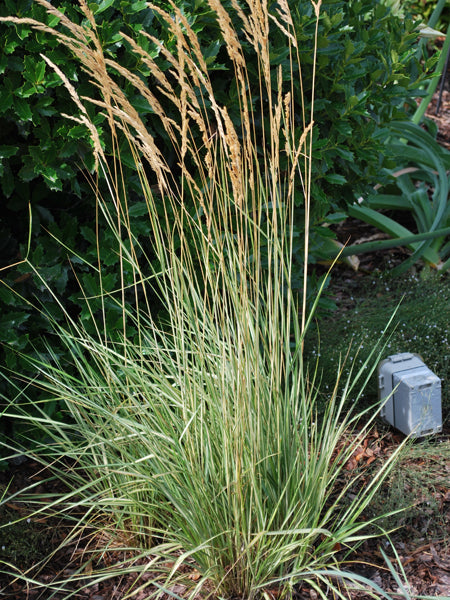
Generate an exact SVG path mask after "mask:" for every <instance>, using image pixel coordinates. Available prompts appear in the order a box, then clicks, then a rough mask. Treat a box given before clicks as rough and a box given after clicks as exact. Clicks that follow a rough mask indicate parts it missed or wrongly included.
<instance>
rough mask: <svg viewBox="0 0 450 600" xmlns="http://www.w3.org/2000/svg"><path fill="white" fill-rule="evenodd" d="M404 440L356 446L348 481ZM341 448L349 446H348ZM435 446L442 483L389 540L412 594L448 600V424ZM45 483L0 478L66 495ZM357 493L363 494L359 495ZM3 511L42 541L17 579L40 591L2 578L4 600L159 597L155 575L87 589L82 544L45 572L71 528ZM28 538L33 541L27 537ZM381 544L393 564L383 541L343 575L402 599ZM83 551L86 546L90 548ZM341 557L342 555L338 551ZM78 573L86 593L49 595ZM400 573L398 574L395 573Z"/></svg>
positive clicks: (191, 575)
mask: <svg viewBox="0 0 450 600" xmlns="http://www.w3.org/2000/svg"><path fill="white" fill-rule="evenodd" d="M355 435H357V434H355ZM402 438H403V436H402V434H400V433H397V432H394V431H392V430H389V429H385V430H384V431H380V433H378V431H377V430H376V429H375V431H372V432H371V433H370V434H369V435H368V436H366V437H361V439H360V440H359V446H358V447H357V449H356V451H355V453H354V454H353V456H352V457H351V458H350V460H349V461H348V463H347V464H346V465H345V469H344V474H345V473H347V474H348V475H350V476H353V475H354V474H355V469H358V470H359V471H358V473H361V479H360V482H359V485H367V484H368V483H369V481H370V476H371V475H370V465H371V464H372V463H374V464H375V465H377V464H380V462H379V461H382V460H384V459H385V458H386V457H387V456H388V455H389V454H390V453H391V452H392V451H393V450H394V449H395V448H396V447H397V445H398V444H399V443H401V441H402ZM342 443H345V440H343V441H342ZM433 443H434V447H435V448H436V452H435V454H434V456H433V460H434V461H435V463H436V465H437V467H436V466H435V468H438V469H439V472H440V474H441V477H440V478H439V482H440V483H439V484H436V483H435V484H434V485H433V487H432V488H430V490H427V489H425V490H423V497H422V498H417V506H416V507H415V510H414V512H413V514H412V515H410V517H409V518H408V519H407V520H405V521H404V522H403V521H402V518H401V517H399V520H398V525H401V526H402V527H401V529H399V530H398V531H397V532H395V533H393V534H392V535H391V539H392V541H393V543H394V547H395V549H396V551H397V553H398V557H399V559H400V561H401V565H402V568H403V570H404V574H405V575H406V578H407V581H408V583H409V586H410V592H411V594H416V595H426V596H431V597H435V596H441V597H442V596H444V597H450V465H448V464H445V463H443V461H442V460H440V458H439V445H440V444H448V443H450V426H449V424H447V425H445V426H444V431H443V432H442V434H440V435H439V436H438V437H437V438H435V439H434V441H433ZM419 454H420V453H419ZM422 464H424V459H423V458H422V457H420V458H416V459H412V460H411V461H410V462H409V463H408V465H407V467H408V468H410V469H420V468H421V467H422ZM48 475H49V474H48V473H46V472H45V471H42V468H41V466H40V465H39V464H38V463H37V462H34V461H31V460H28V461H26V462H24V463H23V464H21V465H18V466H15V467H11V469H10V470H9V471H3V472H0V486H1V485H2V484H3V486H4V485H9V492H10V493H12V492H15V491H19V490H21V489H24V488H25V487H27V486H29V485H30V484H32V483H36V482H37V483H38V484H39V485H38V486H37V487H36V492H38V493H40V494H42V493H45V494H48V496H49V499H50V498H51V496H52V494H55V493H61V492H63V491H64V487H63V485H62V484H61V483H60V482H58V481H57V480H53V481H50V482H45V478H46V477H48ZM344 477H345V475H344ZM353 491H354V492H355V493H358V490H353ZM385 491H386V494H387V493H388V489H387V488H386V490H385ZM405 492H406V490H405ZM430 500H432V501H433V505H434V508H433V510H431V509H430V507H429V505H430V502H429V501H430ZM6 506H7V508H8V509H9V511H10V514H11V516H10V517H9V518H11V519H14V517H15V516H16V515H17V516H25V517H26V516H27V514H30V516H31V518H30V519H29V520H28V521H29V522H28V523H27V526H28V528H29V531H30V532H32V534H33V536H34V538H33V539H35V533H36V531H37V532H38V534H39V535H40V536H41V537H42V548H41V551H42V555H41V556H40V557H39V558H35V559H34V561H31V562H30V561H29V559H26V558H24V557H22V558H19V559H18V561H17V564H16V565H15V566H16V567H17V569H18V571H20V570H22V571H23V572H26V573H27V575H28V577H30V578H32V579H34V581H35V582H36V583H35V584H24V583H23V581H21V580H20V578H18V577H13V576H12V575H6V574H4V573H3V574H2V573H0V598H5V600H49V599H50V598H54V599H55V600H65V599H66V598H68V596H69V594H70V590H71V591H72V592H73V593H74V595H73V596H71V597H73V598H74V599H76V600H121V599H122V598H124V597H125V596H126V594H127V592H129V591H130V590H131V589H133V590H136V588H138V587H139V586H140V585H142V584H143V583H146V582H147V583H149V586H148V587H147V588H146V589H145V590H142V591H138V592H137V593H136V595H135V596H133V598H135V599H136V600H149V599H150V598H154V597H155V595H156V596H157V595H158V591H159V589H158V588H157V587H155V586H154V585H153V580H155V581H156V579H157V577H156V574H155V573H152V571H151V570H149V571H148V572H146V573H144V574H141V575H138V574H127V575H122V576H120V577H113V578H111V579H108V580H106V581H103V582H99V583H89V574H90V571H89V569H90V568H91V567H90V566H89V565H88V566H87V567H86V566H83V565H84V563H83V549H84V548H83V543H84V542H83V538H80V540H79V541H78V542H72V543H71V544H70V545H69V546H68V547H65V548H62V549H60V550H58V551H57V552H56V553H55V554H54V556H53V557H52V559H51V560H50V561H48V562H45V563H43V564H41V565H39V564H37V563H38V561H39V560H40V559H41V557H44V556H46V555H47V554H48V553H49V552H50V551H51V550H52V549H53V550H56V548H58V546H59V544H61V542H62V540H63V538H64V535H65V533H66V532H67V531H68V527H67V524H66V523H65V522H64V521H61V520H60V519H58V518H56V517H46V516H41V517H40V516H32V515H31V508H30V506H29V505H28V504H27V502H26V501H25V502H24V501H21V499H20V498H17V499H14V500H12V501H11V502H8V503H7V504H6ZM436 507H438V510H439V514H440V522H441V527H440V528H436V527H434V526H433V524H432V523H431V524H430V521H432V520H433V519H435V518H436V512H435V511H436ZM0 508H1V506H0ZM442 523H443V524H444V526H442ZM0 531H1V530H0ZM24 535H29V534H28V533H27V532H26V531H25V532H24ZM0 539H1V538H0ZM87 539H89V540H91V541H92V539H91V537H90V536H86V537H85V538H84V540H87ZM380 544H381V547H382V548H383V550H384V551H385V553H386V555H387V556H388V557H389V558H390V560H392V562H393V563H394V564H395V555H394V552H393V550H392V547H391V546H390V545H389V544H388V543H387V542H386V541H383V539H380V538H374V539H369V540H367V541H366V542H364V543H363V544H362V546H360V547H359V548H358V550H357V552H356V553H355V554H354V555H352V556H351V557H350V558H347V562H346V563H344V568H345V569H346V570H348V571H350V572H352V573H356V574H358V575H361V576H364V577H366V578H369V579H370V580H372V581H374V582H375V583H376V584H377V585H379V587H380V588H381V589H382V590H384V591H385V592H387V593H389V594H391V595H392V597H394V598H397V597H398V598H403V597H404V596H402V594H401V592H402V589H401V584H399V583H398V582H397V581H396V580H395V579H394V577H393V576H392V574H391V573H390V572H389V569H388V568H387V567H386V563H385V561H384V559H383V556H382V554H381V550H380ZM85 545H86V546H88V542H87V541H86V542H85ZM0 546H1V542H0ZM0 549H1V548H0ZM338 550H340V549H339V548H338ZM342 552H343V549H342ZM0 556H1V554H0ZM125 559H129V560H130V561H132V560H133V557H132V556H131V555H128V556H126V555H125V553H123V552H115V551H114V550H113V551H110V552H109V553H107V554H105V556H103V558H102V559H101V560H100V561H99V564H98V566H99V567H103V568H105V567H108V566H109V567H111V566H112V565H114V564H117V563H119V562H120V561H124V560H125ZM27 561H28V562H27ZM135 564H136V566H137V567H138V568H139V567H141V569H142V567H143V566H145V561H144V560H143V559H140V560H136V561H135ZM80 568H83V569H84V571H83V573H85V574H86V579H85V583H84V584H83V585H82V583H78V589H77V588H76V587H75V589H74V588H70V587H69V589H65V590H64V591H61V592H54V591H52V588H53V585H54V583H55V582H57V581H61V580H62V581H64V580H66V581H67V580H68V578H69V577H70V575H71V574H74V573H75V572H76V571H77V570H78V569H80ZM2 570H3V569H2V568H1V567H0V571H2ZM396 570H397V572H398V571H399V569H398V566H397V568H396ZM185 576H186V577H187V581H186V583H189V580H190V581H196V579H197V578H198V577H199V574H198V572H197V571H196V570H195V568H194V566H193V565H192V566H187V567H185ZM400 580H401V581H402V582H404V578H403V576H402V574H400ZM336 585H338V586H339V585H340V583H339V581H337V582H336ZM81 588H82V589H81ZM266 591H267V597H268V598H273V599H274V600H276V598H277V597H278V595H279V590H277V589H270V590H266ZM171 592H173V594H176V596H178V597H179V598H183V597H186V596H187V593H188V586H187V585H185V584H184V583H183V582H182V581H181V582H180V581H178V582H175V583H174V584H173V586H172V588H171ZM52 594H53V595H52ZM171 597H173V596H171V595H170V594H167V593H162V592H160V593H159V599H160V600H169V599H170V598H171ZM327 597H329V598H333V593H332V591H331V590H330V592H329V594H327ZM347 597H348V598H349V600H368V598H369V596H368V595H367V594H366V593H364V592H354V591H353V592H351V591H349V592H348V593H347ZM317 598H318V596H317V592H315V591H314V590H313V589H311V588H310V587H309V586H301V585H299V586H297V588H296V589H295V590H294V595H293V599H294V600H316V599H317ZM199 600H200V597H199ZM236 600H237V599H236Z"/></svg>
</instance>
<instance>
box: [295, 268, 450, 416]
mask: <svg viewBox="0 0 450 600" xmlns="http://www.w3.org/2000/svg"><path fill="white" fill-rule="evenodd" d="M332 285H333V284H332ZM334 286H335V287H334V292H336V291H337V290H338V291H339V297H340V302H339V301H338V309H337V310H336V311H335V312H334V313H333V314H332V315H331V316H329V317H327V318H326V319H323V320H320V321H319V323H318V324H317V326H316V327H315V328H314V327H312V328H311V329H310V331H309V333H308V335H307V339H306V342H305V349H306V356H307V359H308V362H309V364H310V366H311V368H312V365H315V363H316V360H317V359H318V358H319V362H318V365H319V374H320V376H321V384H320V388H321V393H322V395H323V400H324V402H326V400H327V396H329V394H330V392H331V390H332V389H333V387H334V385H335V382H336V375H337V372H338V370H339V368H340V366H342V363H344V366H343V378H342V381H343V382H345V380H346V376H347V375H348V373H349V372H350V369H353V373H356V372H357V371H358V370H359V369H360V368H361V366H362V365H363V364H364V362H365V360H366V359H367V358H368V356H369V354H370V352H371V351H372V350H373V348H374V347H375V346H376V345H377V344H379V350H377V353H376V354H375V356H374V357H373V360H372V363H371V365H373V364H374V361H375V362H377V361H378V360H379V359H383V358H386V357H387V356H389V355H391V354H396V353H399V352H414V353H417V354H419V355H420V356H421V357H422V359H423V360H424V362H425V364H426V365H427V366H428V367H429V368H430V369H431V370H432V371H433V372H434V373H436V375H438V376H439V377H440V378H441V380H442V408H443V420H444V421H445V420H448V417H449V415H448V413H449V408H450V390H449V382H450V276H448V275H441V276H440V275H437V274H436V273H433V272H431V271H428V270H422V271H421V273H420V274H413V275H411V274H408V275H405V276H403V277H399V278H396V279H393V278H390V277H389V276H388V275H386V274H383V275H380V276H379V277H373V276H370V277H369V276H367V277H362V278H361V281H360V282H359V283H358V285H357V286H353V287H350V288H347V289H348V290H350V291H346V288H345V286H344V285H341V284H339V282H336V283H335V284H334ZM332 292H333V288H332ZM394 313H395V315H394ZM392 315H394V318H393V321H392V324H391V325H390V327H389V328H388V329H387V330H386V326H387V324H388V322H389V319H390V318H391V316H392ZM371 365H369V367H370V366H371ZM377 396H378V388H377V381H376V373H375V374H374V375H373V376H372V378H371V379H370V381H369V384H368V385H367V387H366V389H365V391H364V394H363V398H362V400H361V401H362V402H367V403H372V402H375V401H376V399H377Z"/></svg>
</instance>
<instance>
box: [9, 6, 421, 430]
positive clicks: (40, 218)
mask: <svg viewBox="0 0 450 600" xmlns="http://www.w3.org/2000/svg"><path fill="white" fill-rule="evenodd" d="M160 1H161V0H158V1H157V4H158V2H160ZM222 3H223V4H224V6H225V7H226V8H227V9H229V10H230V14H232V15H233V19H234V21H235V25H236V28H237V31H238V32H239V30H240V27H239V18H238V17H237V16H236V15H235V14H234V13H233V11H232V10H231V6H232V3H231V0H224V1H223V2H222ZM289 3H290V4H291V7H292V11H293V14H294V15H295V19H296V27H297V30H298V33H299V37H300V39H301V40H302V42H303V44H302V47H301V48H300V54H301V60H302V64H303V73H302V77H303V83H304V94H305V97H306V98H307V97H309V94H310V92H311V87H312V79H313V43H314V28H315V19H314V15H313V9H312V6H311V3H310V2H297V1H295V2H294V0H289ZM60 4H61V6H62V7H63V11H64V12H66V14H68V15H69V16H70V17H71V18H72V19H74V20H75V21H76V22H78V23H82V17H81V14H80V12H79V10H78V9H77V7H76V6H74V5H73V3H72V2H70V1H68V0H66V1H64V2H61V3H60ZM162 4H164V5H167V2H162ZM177 4H178V5H179V6H181V8H182V9H183V11H184V14H185V15H186V17H187V18H188V19H189V21H190V23H192V24H193V26H194V29H195V30H196V32H197V33H198V36H199V38H200V40H201V42H202V51H203V53H204V56H205V59H206V61H207V63H208V64H209V66H210V69H211V73H212V76H211V77H212V81H213V84H214V86H215V90H216V95H217V97H218V99H220V101H221V102H223V103H224V104H226V105H227V106H228V108H229V113H230V116H231V118H234V119H237V118H238V117H237V114H238V111H233V106H236V105H237V103H238V102H239V98H238V92H237V87H236V85H235V81H234V73H233V71H232V70H230V68H229V64H228V57H227V54H226V51H225V47H224V44H223V42H222V40H221V32H220V30H219V28H218V26H217V24H216V23H215V22H214V20H213V18H212V12H211V10H210V9H209V6H208V4H207V3H205V2H200V1H199V2H194V3H193V2H192V1H190V0H189V1H188V0H186V1H185V0H177ZM242 4H243V2H242ZM90 6H91V8H92V10H93V11H94V13H95V14H96V18H97V26H98V30H99V32H100V35H101V39H102V42H103V48H104V50H105V53H106V54H107V55H108V54H110V55H112V56H115V57H120V62H121V64H122V65H124V66H125V67H127V68H128V69H129V70H130V71H131V72H133V73H135V74H137V75H138V76H139V77H141V78H143V79H144V80H145V81H147V82H148V85H149V86H150V87H151V88H152V89H154V90H155V93H158V90H157V85H156V83H157V82H155V81H154V80H152V77H151V75H150V73H149V72H148V70H147V67H146V66H145V64H144V63H143V62H142V61H141V59H140V58H139V57H138V56H136V55H135V54H133V52H132V51H131V49H130V47H129V46H128V44H127V43H125V42H124V41H123V40H122V38H121V36H120V31H125V32H126V33H128V34H129V35H131V36H132V37H134V38H135V39H137V40H138V41H139V42H140V43H141V44H143V45H144V46H145V47H147V48H149V49H151V50H153V52H154V55H155V56H157V55H158V49H157V48H156V47H155V48H154V49H152V48H150V44H151V42H150V41H149V39H148V38H146V37H144V36H143V35H142V33H141V32H142V29H145V31H147V32H149V33H152V34H153V35H155V36H156V37H158V38H160V39H162V40H163V41H164V44H165V46H166V47H167V48H168V49H170V48H171V47H173V45H174V44H176V40H175V39H174V38H173V36H172V34H171V32H170V31H168V30H167V28H166V26H165V25H164V24H163V23H162V22H161V21H160V20H159V18H158V15H157V13H156V12H155V11H153V10H152V9H151V8H149V7H148V6H147V3H146V2H141V1H134V2H133V1H131V0H124V1H122V2H120V3H118V2H114V1H113V0H102V1H101V2H97V3H94V2H93V3H90ZM271 9H272V12H273V13H274V14H276V9H277V6H276V3H275V2H272V3H271ZM7 15H18V16H27V17H32V18H35V19H38V20H40V21H44V22H46V23H47V24H49V25H51V26H56V25H57V22H58V19H57V18H56V17H54V16H49V15H47V13H46V11H45V9H44V8H43V7H42V6H40V5H39V4H37V3H36V2H32V1H31V0H6V1H5V2H3V3H2V5H1V6H0V16H7ZM278 41H279V40H278V39H277V35H276V33H275V29H274V35H273V38H272V48H271V60H272V73H273V77H277V74H278V69H280V68H281V70H282V74H283V77H284V78H285V79H287V80H291V78H293V80H294V86H295V91H296V94H297V97H298V117H299V119H298V126H299V130H301V129H302V126H303V125H302V121H301V114H302V111H303V110H306V111H309V110H310V106H305V107H303V106H302V104H301V97H302V94H301V89H300V83H299V82H300V77H299V74H298V73H293V74H292V73H291V72H290V70H289V61H288V59H287V49H286V48H285V47H282V46H280V45H279V44H278ZM416 42H417V33H416V31H415V29H414V23H413V22H412V21H411V20H409V19H398V18H396V17H394V16H393V15H392V14H391V13H390V12H389V9H388V8H387V7H386V6H383V5H381V4H378V3H374V2H373V0H351V1H349V0H346V1H344V2H341V1H337V0H328V1H324V2H323V3H322V9H321V18H320V23H319V30H318V55H317V73H316V89H315V96H316V101H315V125H316V129H315V140H314V161H313V169H314V171H313V192H312V197H313V202H314V206H313V210H314V223H313V239H312V261H314V260H316V259H317V258H320V256H321V248H322V246H323V245H324V244H326V243H327V236H328V235H329V234H328V230H327V229H325V228H323V227H321V224H322V222H323V220H324V219H325V218H326V219H328V220H331V219H333V216H330V215H333V214H335V213H338V217H335V218H340V216H341V215H342V211H344V212H345V208H346V204H347V202H349V201H353V199H354V198H355V196H358V195H360V194H362V193H364V191H365V190H367V189H369V188H371V187H372V186H373V185H374V184H375V183H378V182H380V181H381V180H382V178H383V168H384V167H385V166H388V165H389V157H387V156H385V148H384V146H383V144H382V142H381V141H380V133H381V132H382V130H383V127H384V126H385V125H386V123H388V122H389V121H391V120H393V119H395V120H399V119H402V118H407V113H408V106H410V105H413V99H414V97H415V96H417V95H418V94H419V93H420V92H419V86H420V84H421V82H422V81H423V79H424V73H425V72H426V70H427V65H423V64H421V63H420V62H419V60H418V59H417V57H416V53H415V47H416ZM241 43H242V46H243V48H244V51H245V53H246V55H247V60H248V61H249V62H251V60H252V59H251V56H252V49H251V48H250V47H249V46H248V42H247V41H246V40H245V39H244V37H243V36H242V39H241ZM42 52H44V53H45V55H46V56H47V57H48V58H49V59H50V60H51V61H52V62H53V63H54V64H56V65H58V66H59V67H60V68H61V69H62V71H63V72H64V74H65V76H66V77H67V78H68V79H69V80H70V81H71V82H72V83H73V85H75V86H76V88H77V91H78V93H79V95H80V96H83V95H86V96H91V97H92V96H95V95H96V94H97V93H98V91H97V90H95V88H93V86H92V84H91V83H90V82H89V81H87V80H86V76H85V74H84V73H83V72H82V71H80V70H79V69H78V67H77V65H76V64H75V63H74V61H73V60H72V58H71V56H70V55H69V53H68V51H67V50H66V49H65V48H64V47H63V46H62V45H60V44H58V43H57V42H56V40H55V39H54V38H53V37H52V36H51V35H50V34H48V33H46V32H43V31H36V30H33V29H32V27H31V26H27V25H17V24H5V23H2V24H0V75H1V77H0V190H1V191H0V267H6V266H7V265H10V264H12V263H15V262H19V261H20V259H21V258H23V257H24V256H25V254H26V251H27V240H28V229H29V228H28V224H29V223H28V205H29V204H30V206H31V213H32V229H31V259H32V262H33V264H34V265H35V266H36V268H37V269H38V272H39V274H40V276H41V277H42V278H43V279H44V280H45V281H47V282H48V283H50V284H51V286H52V287H53V288H54V289H55V290H56V292H57V293H58V295H59V296H60V297H61V298H62V301H63V302H64V303H65V305H66V306H69V307H70V310H71V312H72V313H73V314H75V315H79V316H80V317H81V318H82V319H83V316H84V313H83V311H85V310H86V307H85V304H84V301H83V298H82V297H81V294H80V292H79V285H78V282H77V277H78V278H79V279H80V280H81V282H82V286H83V288H84V289H88V290H91V292H92V296H95V295H96V294H97V293H98V291H97V280H96V275H95V265H96V264H97V257H96V252H97V249H96V244H95V234H96V229H95V227H96V226H95V218H96V216H95V205H94V204H95V203H94V200H93V194H92V192H91V187H90V186H91V184H90V182H89V174H90V173H91V172H92V166H93V165H92V157H91V148H90V142H89V138H88V135H87V132H86V131H85V129H84V126H83V125H80V124H79V123H76V122H74V121H73V120H70V119H67V118H66V117H65V116H64V113H66V112H67V113H69V114H70V113H74V111H75V106H74V105H73V103H72V100H71V99H70V97H69V94H68V92H67V90H66V88H65V87H64V86H63V85H62V82H61V80H60V78H59V77H58V76H57V74H56V73H55V72H54V71H53V70H52V69H51V68H50V67H49V66H48V64H46V62H45V61H44V59H43V58H42V56H41V53H42ZM160 58H161V69H163V70H165V71H168V70H169V66H170V65H169V64H168V63H167V61H165V60H163V58H162V57H160ZM252 75H253V80H252V81H250V82H249V84H250V86H251V87H252V90H253V91H254V109H255V111H258V110H259V109H258V107H259V106H264V102H265V101H267V99H265V98H260V97H259V92H258V89H259V87H258V77H259V74H258V70H257V68H256V64H255V68H254V70H253V72H252ZM117 80H118V82H119V84H120V85H121V86H122V89H123V90H124V91H125V93H132V94H133V95H134V94H135V92H131V86H130V84H129V83H127V82H126V81H125V80H124V78H123V77H122V76H120V75H119V74H117ZM161 99H162V100H164V98H163V96H161ZM133 102H134V106H135V107H136V109H137V110H138V111H139V113H140V114H141V115H145V116H146V120H147V123H148V127H149V128H150V129H151V130H152V131H153V132H154V134H155V137H156V138H157V141H158V144H159V145H160V147H161V148H162V149H163V152H164V155H165V156H166V157H167V160H168V161H169V163H170V164H171V165H172V166H173V170H174V172H175V173H176V156H175V154H174V152H173V150H172V148H171V147H170V145H169V143H168V140H167V138H166V136H165V133H164V131H162V130H161V129H160V128H159V127H158V124H157V122H156V121H155V119H154V118H153V116H152V114H151V111H150V109H149V106H148V104H147V103H146V101H145V100H144V99H143V98H142V97H140V96H133ZM89 110H91V111H93V110H94V109H93V107H92V106H91V107H90V108H89ZM104 118H105V117H104V116H102V115H101V114H96V115H95V117H94V119H95V122H96V124H98V125H99V126H100V127H101V123H102V119H104ZM174 118H176V112H175V111H174ZM257 123H258V126H259V127H260V128H261V132H262V131H263V129H264V113H263V112H262V114H260V118H259V120H258V121H257ZM103 143H104V145H105V149H106V153H107V154H108V153H109V154H111V153H112V144H111V141H110V140H108V139H107V138H106V136H105V139H104V140H103ZM119 150H120V158H121V162H122V165H123V167H124V168H125V169H128V167H130V166H131V163H132V159H131V156H129V153H128V150H127V147H126V145H125V144H123V145H120V141H119ZM133 177H134V176H133V170H132V169H131V168H130V170H129V175H128V176H127V182H128V184H129V186H130V188H131V189H132V188H133ZM301 196H302V195H301V194H300V193H299V206H298V214H297V217H298V228H299V230H301V228H302V221H303V212H302V205H301V201H300V198H301ZM141 214H142V205H141V204H140V200H139V198H136V200H135V205H134V206H133V207H132V208H131V215H132V218H134V219H135V224H134V228H135V231H136V232H137V233H138V234H141V236H142V238H143V239H144V238H145V229H144V226H143V225H142V222H141V220H140V216H141ZM98 227H99V231H100V236H101V249H102V261H103V264H104V271H103V282H104V285H106V291H108V289H110V290H113V289H115V288H116V287H117V286H118V285H119V282H118V270H117V269H116V263H117V256H116V255H115V254H114V253H113V251H112V250H110V247H112V245H111V246H110V245H109V243H108V229H107V228H106V227H104V224H102V221H101V217H100V220H99V225H98ZM47 231H49V232H50V233H51V235H49V234H48V232H47ZM55 238H57V239H59V240H61V241H63V244H64V245H61V244H60V243H59V242H57V241H55ZM299 239H301V236H299ZM296 250H297V256H298V260H297V268H296V271H295V274H294V277H295V276H297V277H299V278H300V276H301V273H302V268H303V265H302V260H301V252H302V248H301V246H300V245H299V247H298V248H297V249H296ZM80 257H82V258H83V260H84V261H87V262H88V263H90V264H91V265H93V266H94V268H93V269H91V268H89V266H88V265H87V264H86V262H83V260H81V258H80ZM74 271H75V272H76V277H75V275H74ZM1 275H2V276H3V284H4V285H3V286H1V287H0V301H1V302H2V312H1V317H0V319H1V323H0V341H1V342H2V343H3V344H4V345H3V347H2V348H1V349H0V360H1V361H2V364H5V365H6V367H7V369H12V370H16V371H17V370H19V371H20V369H25V368H26V367H25V363H24V361H22V360H21V358H20V354H17V351H19V352H22V353H24V354H28V355H29V354H31V353H34V352H39V351H42V347H41V342H40V338H41V337H42V336H51V335H52V334H51V331H52V328H51V324H50V321H49V320H48V319H46V318H45V317H44V316H42V314H40V313H39V312H38V311H37V310H35V309H34V308H33V306H32V305H31V304H30V302H31V303H32V304H35V305H37V306H38V307H44V308H45V311H47V313H48V314H49V315H50V316H51V317H52V318H55V319H57V320H59V319H61V318H62V317H61V314H60V311H59V309H58V303H57V302H56V300H55V298H53V297H51V296H50V295H49V294H48V292H47V291H46V288H45V286H44V285H42V282H40V280H39V278H38V277H37V276H36V275H35V274H32V273H30V272H29V271H28V270H27V267H26V266H25V265H24V264H19V265H17V266H16V267H13V268H10V269H7V270H4V271H2V272H1ZM99 306H100V300H99ZM106 311H107V313H108V317H107V319H108V322H109V323H110V326H111V328H112V329H114V328H115V327H116V324H117V323H118V320H119V319H120V318H121V315H120V314H118V311H117V308H116V306H115V305H114V304H113V303H112V302H111V303H109V304H108V303H107V306H106ZM56 343H57V342H56V341H55V344H56ZM61 352H62V350H61ZM1 385H3V388H2V389H1V390H0V391H2V392H3V394H5V396H7V397H11V395H12V394H13V393H14V391H13V389H12V388H11V384H10V383H9V384H7V383H3V384H1ZM53 408H54V410H55V411H57V410H58V405H57V403H56V402H55V404H54V407H53ZM0 431H1V424H0Z"/></svg>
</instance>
